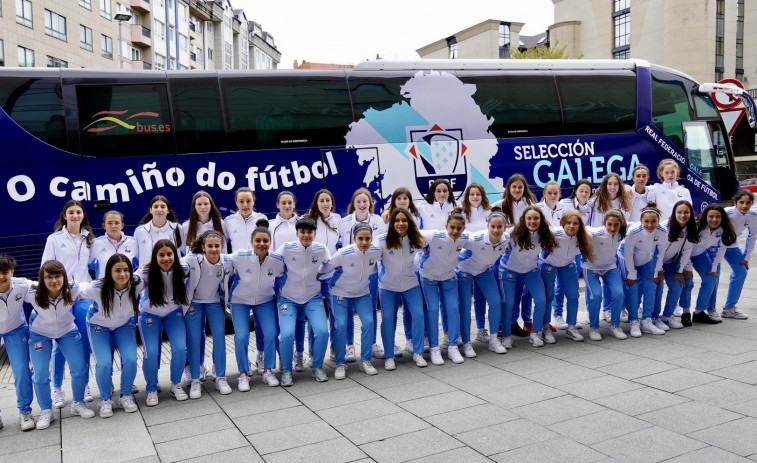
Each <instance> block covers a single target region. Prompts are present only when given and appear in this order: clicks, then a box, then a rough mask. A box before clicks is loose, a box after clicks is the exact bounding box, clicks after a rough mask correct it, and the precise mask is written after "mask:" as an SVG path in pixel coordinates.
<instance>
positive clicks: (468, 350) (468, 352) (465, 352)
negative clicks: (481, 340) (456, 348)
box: [463, 342, 476, 359]
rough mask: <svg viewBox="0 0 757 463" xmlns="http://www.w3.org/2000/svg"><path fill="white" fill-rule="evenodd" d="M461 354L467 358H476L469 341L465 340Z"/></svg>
mask: <svg viewBox="0 0 757 463" xmlns="http://www.w3.org/2000/svg"><path fill="white" fill-rule="evenodd" d="M463 355H465V358H469V359H472V358H476V351H475V350H473V346H472V345H471V343H469V342H466V343H465V344H463Z"/></svg>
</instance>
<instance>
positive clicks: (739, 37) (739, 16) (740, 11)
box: [736, 0, 744, 82]
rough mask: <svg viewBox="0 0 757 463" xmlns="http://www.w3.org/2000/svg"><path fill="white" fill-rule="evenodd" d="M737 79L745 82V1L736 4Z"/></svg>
mask: <svg viewBox="0 0 757 463" xmlns="http://www.w3.org/2000/svg"><path fill="white" fill-rule="evenodd" d="M736 78H737V79H738V80H739V81H741V82H743V81H744V0H738V1H737V2H736Z"/></svg>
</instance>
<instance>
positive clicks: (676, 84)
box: [652, 71, 693, 149]
mask: <svg viewBox="0 0 757 463" xmlns="http://www.w3.org/2000/svg"><path fill="white" fill-rule="evenodd" d="M692 119H693V117H692V114H691V105H690V104H689V97H688V92H687V91H686V88H685V87H684V84H683V82H682V81H681V80H680V78H677V77H675V76H672V75H665V74H663V73H661V72H659V71H655V72H653V73H652V122H653V123H654V125H656V126H657V128H659V129H660V130H662V133H664V134H665V136H666V137H668V139H670V140H671V141H672V142H673V143H675V144H676V145H677V146H678V147H679V148H681V149H684V146H683V128H682V125H681V124H682V123H683V122H688V121H691V120H692Z"/></svg>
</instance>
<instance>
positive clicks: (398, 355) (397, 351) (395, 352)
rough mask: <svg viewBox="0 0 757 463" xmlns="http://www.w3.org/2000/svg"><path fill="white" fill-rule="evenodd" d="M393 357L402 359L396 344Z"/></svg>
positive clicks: (400, 350) (400, 351)
mask: <svg viewBox="0 0 757 463" xmlns="http://www.w3.org/2000/svg"><path fill="white" fill-rule="evenodd" d="M394 356H395V357H402V349H400V346H398V345H397V344H395V345H394Z"/></svg>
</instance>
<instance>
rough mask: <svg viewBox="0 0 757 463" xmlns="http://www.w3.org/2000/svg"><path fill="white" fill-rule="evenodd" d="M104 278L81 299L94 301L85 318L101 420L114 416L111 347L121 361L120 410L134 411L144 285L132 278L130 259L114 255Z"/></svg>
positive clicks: (105, 267)
mask: <svg viewBox="0 0 757 463" xmlns="http://www.w3.org/2000/svg"><path fill="white" fill-rule="evenodd" d="M103 270H104V275H105V276H104V277H103V278H101V279H99V280H97V281H95V282H93V283H92V284H90V285H88V286H87V287H85V289H84V291H83V293H82V295H83V296H84V297H87V298H90V299H93V300H94V301H95V303H94V304H92V306H91V308H90V310H89V314H88V315H87V329H88V330H89V340H90V343H91V344H92V352H93V353H94V354H95V363H96V365H95V379H96V380H97V387H98V388H99V389H100V398H101V399H102V402H101V403H100V416H101V417H103V418H109V417H111V416H113V401H112V400H111V387H112V385H113V377H112V376H113V347H114V346H115V347H117V348H118V354H119V356H120V357H121V390H120V392H121V395H120V397H119V399H118V402H119V404H120V405H121V408H123V409H124V410H125V411H126V412H127V413H134V412H136V411H137V405H136V403H135V402H134V396H133V395H132V386H133V385H134V378H136V376H137V338H136V331H137V316H138V315H139V309H138V307H139V293H140V292H141V291H142V290H143V289H144V287H145V285H144V282H143V281H142V279H141V278H140V277H138V276H135V275H134V267H133V266H132V263H131V259H130V258H129V257H128V256H125V255H124V254H113V255H112V256H110V257H109V258H108V260H107V261H106V262H104V265H103Z"/></svg>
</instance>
